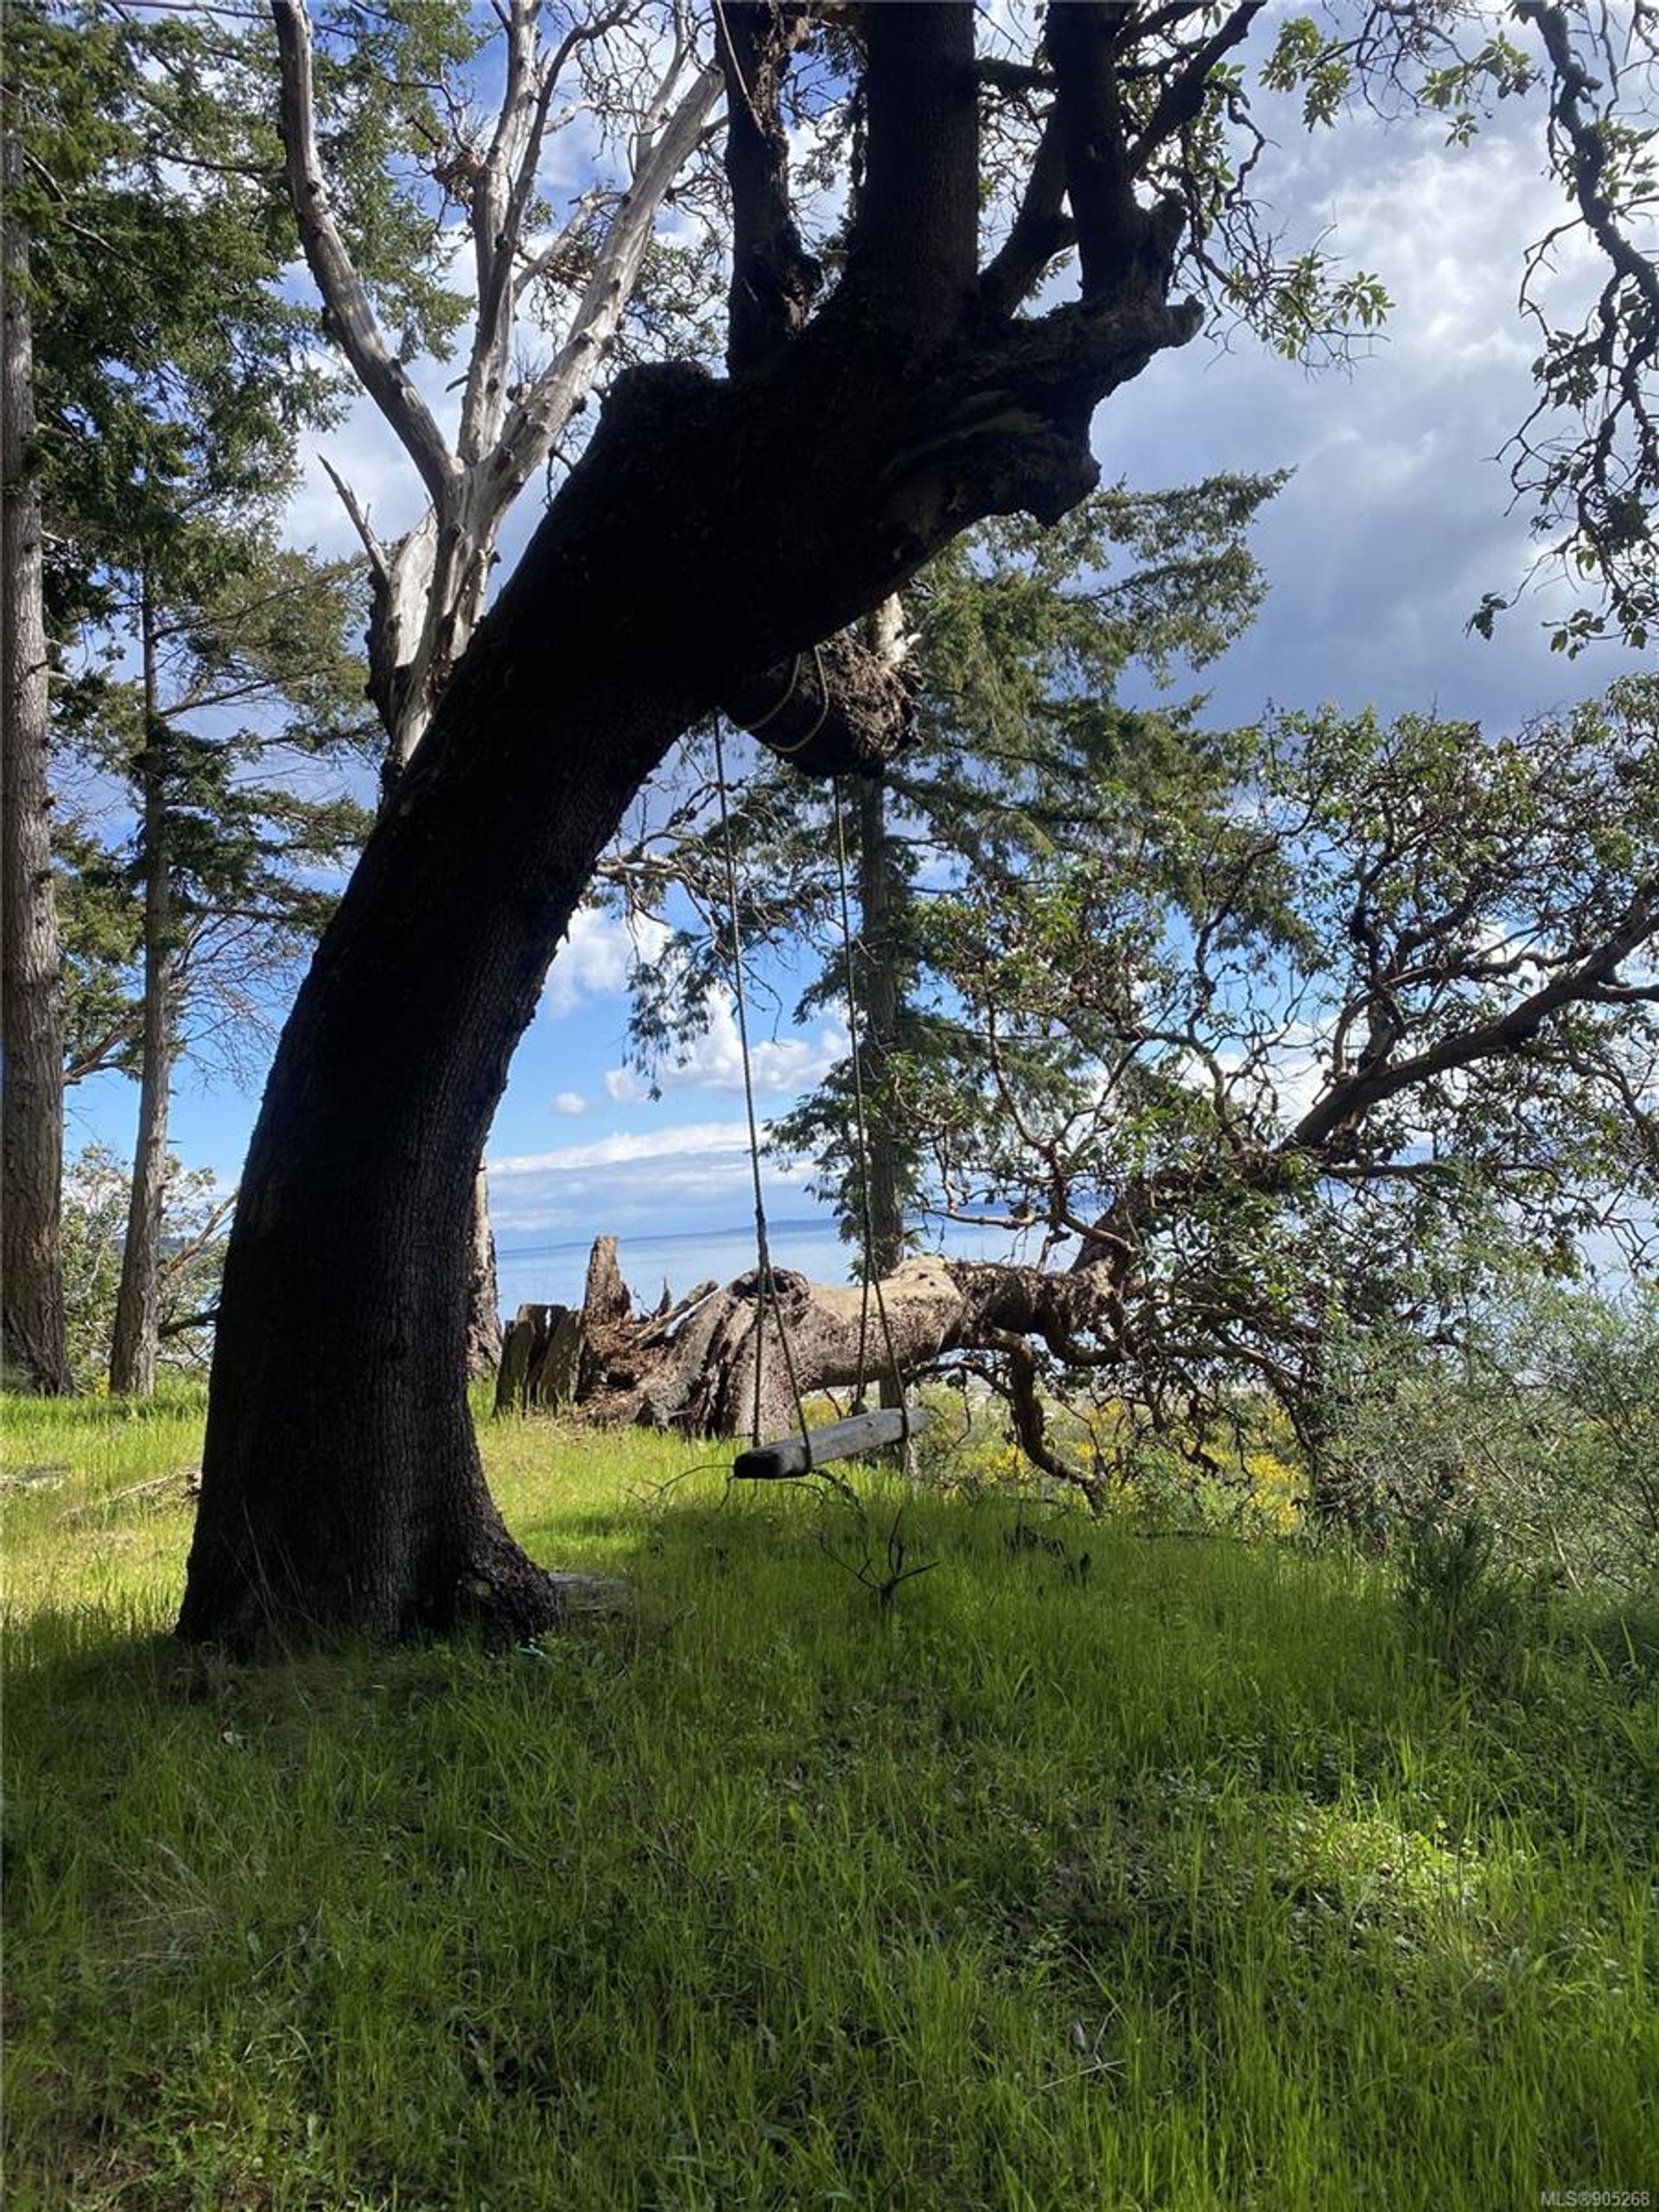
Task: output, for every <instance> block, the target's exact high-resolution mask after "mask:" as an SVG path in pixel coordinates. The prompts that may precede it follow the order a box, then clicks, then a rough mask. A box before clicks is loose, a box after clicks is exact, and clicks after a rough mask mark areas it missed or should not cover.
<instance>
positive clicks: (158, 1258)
mask: <svg viewBox="0 0 1659 2212" xmlns="http://www.w3.org/2000/svg"><path fill="white" fill-rule="evenodd" d="M140 619H141V622H142V626H143V683H144V757H143V794H144V818H143V852H144V1012H143V1036H142V1042H141V1059H140V1064H139V1076H138V1134H137V1141H136V1143H135V1145H134V1147H133V1161H132V1194H131V1198H130V1204H129V1206H128V1211H127V1236H126V1243H125V1244H124V1246H123V1248H122V1253H121V1283H120V1288H119V1290H118V1293H117V1294H116V1302H115V1335H114V1339H113V1342H112V1343H111V1349H110V1388H111V1390H112V1391H114V1392H115V1393H116V1394H117V1395H118V1396H123V1397H132V1398H148V1397H149V1396H150V1395H152V1394H153V1392H154V1391H155V1389H156V1352H157V1351H158V1349H159V1346H160V1342H161V1268H162V1208H163V1205H164V1202H165V1199H166V1195H167V1122H168V1108H169V1107H170V1105H171V1103H172V1096H173V1063H174V1056H175V1045H174V1033H173V1019H174V1006H173V995H174V994H173V977H174V969H175V950H174V944H173V881H172V875H171V872H170V867H169V861H170V857H171V856H170V854H169V851H168V842H169V840H168V802H169V797H170V794H169V791H168V753H169V749H170V745H169V734H168V728H167V724H166V722H165V721H164V719H163V718H162V715H161V714H160V712H159V710H158V709H159V702H158V696H157V689H156V625H155V618H154V613H153V610H152V608H151V606H150V601H149V584H148V582H145V583H144V585H143V604H142V608H141V618H140Z"/></svg>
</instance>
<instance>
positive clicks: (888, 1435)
mask: <svg viewBox="0 0 1659 2212" xmlns="http://www.w3.org/2000/svg"><path fill="white" fill-rule="evenodd" d="M925 1427H927V1408H926V1407H925V1406H911V1407H906V1406H882V1407H880V1408H879V1409H878V1410H877V1411H876V1412H874V1413H868V1414H849V1416H848V1418H847V1419H846V1420H845V1421H829V1422H827V1423H826V1424H825V1425H824V1427H822V1428H815V1429H813V1430H811V1431H810V1435H809V1436H785V1437H781V1438H779V1440H778V1442H777V1443H776V1444H756V1445H753V1446H750V1448H749V1450H748V1451H747V1452H739V1453H738V1455H737V1457H736V1459H734V1460H733V1462H732V1474H733V1476H734V1478H735V1479H736V1480H737V1481H738V1482H741V1483H775V1482H786V1481H788V1480H789V1479H790V1478H791V1477H792V1476H796V1475H810V1473H811V1471H812V1470H813V1468H814V1467H821V1466H823V1465H824V1464H825V1462H826V1461H828V1460H830V1459H856V1458H857V1457H858V1455H859V1453H860V1452H880V1451H881V1450H882V1449H883V1448H884V1447H885V1446H887V1445H889V1444H902V1443H903V1442H904V1440H905V1439H906V1437H907V1436H915V1435H917V1434H918V1433H919V1432H920V1431H921V1430H922V1429H925Z"/></svg>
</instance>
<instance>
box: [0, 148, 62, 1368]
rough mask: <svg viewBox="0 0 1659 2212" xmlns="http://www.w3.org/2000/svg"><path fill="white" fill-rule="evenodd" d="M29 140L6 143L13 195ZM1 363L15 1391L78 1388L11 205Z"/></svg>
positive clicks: (23, 361) (37, 561)
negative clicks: (67, 1272)
mask: <svg viewBox="0 0 1659 2212" xmlns="http://www.w3.org/2000/svg"><path fill="white" fill-rule="evenodd" d="M16 160H17V147H16V141H15V139H13V138H12V137H10V135H9V134H8V135H7V136H6V137H5V138H4V139H3V142H0V162H3V170H4V181H5V187H6V196H7V200H8V201H9V202H10V201H11V200H12V187H13V185H14V182H15V164H16ZM0 251H3V266H0V281H3V287H4V292H5V306H4V322H5V331H4V351H3V359H0V508H3V523H0V532H3V546H0V554H3V558H0V569H3V585H0V590H3V595H4V596H3V607H0V629H3V632H4V640H3V660H0V674H3V692H4V696H3V701H0V753H3V757H0V785H3V798H4V810H3V812H4V827H3V831H0V1037H3V1049H4V1058H5V1081H4V1104H3V1112H0V1160H3V1168H0V1280H3V1299H4V1313H3V1324H0V1372H3V1374H4V1376H5V1379H6V1383H7V1384H8V1386H9V1387H16V1388H19V1389H30V1390H36V1391H41V1392H44V1393H47V1394H49V1395H56V1394H59V1393H61V1392H63V1391H67V1389H69V1388H70V1380H69V1363H68V1357H67V1350H66V1346H65V1341H64V1308H63V1266H62V1259H61V1253H60V1243H59V1228H58V1223H59V1215H60V1203H61V1198H62V1188H63V1015H62V1003H61V999H60V988H61V987H60V974H59V955H58V924H57V910H56V906H55V905H54V899H53V893H52V830H51V822H52V814H51V807H52V799H51V790H50V785H49V782H48V770H47V732H48V697H47V653H46V618H45V611H44V606H43V601H42V597H41V591H42V582H43V569H42V546H41V495H40V483H39V479H38V476H37V474H36V470H35V452H34V447H35V349H34V330H33V325H32V321H31V319H30V315H29V236H28V232H27V231H26V230H25V229H24V227H23V226H22V224H21V223H20V222H18V221H17V220H16V208H15V206H11V205H9V207H8V210H7V220H6V225H5V238H4V243H3V249H0Z"/></svg>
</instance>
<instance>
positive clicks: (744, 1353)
mask: <svg viewBox="0 0 1659 2212" xmlns="http://www.w3.org/2000/svg"><path fill="white" fill-rule="evenodd" d="M772 1284H773V1293H774V1294H775V1297H774V1294H768V1295H767V1296H766V1298H765V1299H764V1300H762V1298H761V1295H760V1277H759V1275H758V1274H753V1273H751V1274H745V1275H740V1276H739V1277H738V1279H737V1280H736V1281H734V1282H731V1283H728V1284H727V1285H726V1286H725V1287H723V1288H716V1287H715V1285H714V1284H713V1283H701V1284H699V1285H698V1287H697V1288H696V1290H695V1291H693V1292H691V1293H690V1294H689V1295H688V1296H686V1297H684V1298H683V1299H680V1300H678V1301H677V1302H673V1303H670V1302H668V1301H666V1300H664V1303H663V1304H662V1305H661V1306H658V1309H657V1311H656V1312H655V1313H651V1314H637V1313H635V1312H634V1311H633V1303H632V1299H631V1298H630V1296H629V1294H628V1292H627V1289H626V1285H625V1284H624V1283H623V1281H622V1277H621V1274H620V1269H619V1268H618V1266H617V1259H616V1240H615V1239H614V1238H613V1237H601V1239H600V1240H599V1242H598V1243H596V1244H595V1245H594V1253H593V1258H592V1260H591V1261H590V1262H589V1265H588V1287H587V1292H586V1294H585V1296H584V1298H583V1300H582V1308H581V1310H580V1312H567V1311H566V1309H564V1308H563V1307H555V1306H525V1307H524V1308H522V1309H521V1311H520V1313H519V1317H518V1320H517V1321H515V1322H514V1323H513V1325H512V1328H511V1329H510V1330H509V1331H508V1332H507V1351H506V1355H505V1358H504V1361H503V1376H504V1383H503V1395H502V1397H501V1399H500V1400H499V1402H500V1403H501V1404H503V1405H504V1406H505V1405H507V1404H520V1405H525V1406H533V1405H564V1406H569V1407H571V1408H574V1409H575V1410H578V1411H580V1412H581V1413H582V1414H583V1415H584V1416H585V1417H586V1418H588V1419H589V1420H592V1421H618V1422H622V1421H632V1422H638V1423H640V1424H642V1425H644V1426H646V1427H656V1428H674V1429H678V1430H679V1431H680V1432H681V1433H682V1434H683V1435H688V1436H730V1437H737V1436H752V1435H753V1434H754V1433H756V1431H757V1430H758V1431H759V1433H760V1434H761V1435H763V1436H772V1437H779V1438H788V1437H789V1436H790V1433H791V1431H792V1430H793V1429H794V1428H795V1427H796V1424H797V1422H798V1412H797V1407H796V1399H795V1393H794V1390H793V1389H791V1383H790V1377H789V1362H788V1361H786V1360H785V1358H784V1357H783V1351H782V1344H781V1341H780V1336H779V1309H781V1313H782V1320H783V1325H784V1328H785V1330H786V1332H787V1333H788V1338H789V1348H790V1354H791V1359H792V1361H793V1364H794V1370H795V1376H796V1380H797V1382H798V1384H799V1387H800V1389H801V1392H802V1395H804V1396H812V1395H817V1394H820V1393H823V1392H825V1391H831V1390H838V1389H847V1390H853V1391H860V1390H861V1389H863V1388H865V1387H873V1386H874V1385H876V1384H877V1383H880V1384H882V1385H883V1386H884V1387H883V1395H889V1392H888V1389H887V1386H888V1385H890V1383H891V1381H892V1376H891V1370H890V1368H889V1364H888V1356H887V1331H890V1332H891V1337H892V1343H893V1361H894V1363H896V1365H897V1367H898V1370H899V1377H900V1379H901V1381H902V1382H903V1383H904V1384H905V1385H906V1388H908V1387H910V1386H911V1385H912V1384H913V1382H914V1379H915V1378H916V1377H917V1376H920V1375H922V1374H924V1373H925V1372H926V1370H928V1369H929V1368H930V1367H931V1366H932V1365H933V1364H934V1363H936V1362H937V1361H938V1360H940V1359H942V1358H944V1357H948V1356H949V1355H950V1354H951V1353H955V1352H969V1353H975V1352H978V1353H989V1354H991V1355H994V1356H995V1358H996V1359H997V1361H998V1363H999V1365H1000V1367H1001V1370H1002V1373H1003V1376H1004V1388H1005V1390H1006V1395H1007V1400H1008V1405H1009V1410H1010V1412H1011V1414H1012V1415H1013V1419H1014V1426H1015V1428H1016V1430H1017V1432H1018V1433H1019V1436H1020V1442H1021V1444H1022V1446H1024V1448H1025V1450H1026V1451H1027V1454H1028V1455H1029V1456H1030V1457H1031V1458H1032V1459H1033V1461H1034V1462H1035V1463H1036V1464H1037V1465H1039V1466H1041V1467H1044V1468H1046V1470H1047V1471H1049V1472H1050V1473H1052V1474H1054V1475H1057V1476H1059V1477H1061V1478H1064V1479H1066V1480H1070V1481H1077V1480H1079V1479H1081V1478H1080V1477H1079V1476H1078V1474H1077V1471H1076V1470H1074V1469H1072V1468H1070V1467H1067V1466H1065V1465H1063V1463H1062V1462H1061V1460H1060V1459H1058V1457H1057V1456H1056V1454H1055V1452H1053V1450H1052V1447H1051V1446H1050V1445H1049V1443H1048V1441H1047V1439H1046V1416H1045V1411H1044V1407H1043V1404H1042V1398H1041V1393H1040V1391H1039V1388H1038V1369H1037V1363H1036V1357H1035V1352H1034V1349H1033V1343H1032V1339H1033V1338H1035V1339H1037V1340H1038V1341H1039V1343H1041V1344H1046V1345H1047V1346H1048V1348H1049V1349H1050V1350H1051V1351H1054V1352H1056V1353H1058V1354H1059V1355H1061V1356H1062V1357H1065V1359H1066V1360H1068V1361H1069V1362H1071V1363H1085V1364H1096V1365H1107V1364H1109V1363H1110V1362H1111V1360H1112V1358H1113V1357H1115V1356H1116V1355H1115V1352H1114V1351H1113V1349H1112V1338H1113V1337H1114V1334H1115V1327H1116V1297H1115V1294H1114V1288H1113V1284H1112V1281H1111V1276H1110V1273H1109V1268H1108V1267H1107V1266H1106V1265H1105V1264H1091V1265H1088V1266H1084V1267H1082V1268H1074V1269H1072V1270H1071V1271H1070V1272H1068V1273H1066V1274H1047V1273H1046V1272H1045V1271H1044V1270H1043V1269H1042V1268H1022V1267H1014V1266H1011V1265H1006V1264H1005V1265H987V1264H985V1263H983V1262H975V1261H969V1260H947V1259H944V1258H941V1257H939V1256H938V1255H929V1256H918V1257H916V1258H913V1259H908V1260H906V1261H904V1262H902V1263H901V1265H899V1267H897V1268H894V1269H893V1273H892V1274H889V1275H887V1277H886V1278H885V1279H884V1280H883V1282H882V1285H881V1294H882V1304H883V1305H884V1306H885V1307H886V1311H887V1331H884V1330H883V1329H882V1328H881V1326H880V1323H879V1321H878V1319H877V1315H876V1312H875V1310H874V1304H873V1303H870V1304H867V1302H866V1301H865V1299H864V1297H863V1294H862V1293H861V1290H860V1289H859V1287H857V1285H855V1284H830V1283H818V1282H810V1281H808V1280H807V1278H806V1277H805V1276H804V1275H802V1274H795V1273H794V1272H793V1271H792V1270H791V1269H789V1268H778V1269H775V1270H774V1271H773V1275H772ZM553 1316H560V1317H562V1318H560V1319H556V1320H555V1319H551V1318H550V1317H553ZM560 1332H563V1335H561V1333H560ZM555 1338H559V1344H560V1347H561V1349H560V1350H559V1351H557V1353H556V1348H555ZM520 1375H522V1376H524V1378H525V1380H524V1383H522V1385H521V1384H520V1383H518V1382H517V1381H516V1380H510V1379H506V1378H509V1377H517V1376H520ZM884 1411H885V1412H886V1414H887V1416H888V1418H890V1419H891V1420H892V1421H893V1422H894V1423H897V1424H899V1427H894V1428H893V1431H892V1433H891V1434H890V1435H886V1434H884V1435H876V1434H874V1433H873V1432H870V1431H866V1434H867V1435H868V1436H869V1437H870V1441H869V1442H868V1443H866V1444H862V1445H860V1446H856V1447H855V1448H858V1449H871V1448H874V1446H876V1445H878V1444H880V1443H881V1442H889V1441H896V1440H897V1439H898V1435H899V1433H900V1427H901V1426H902V1415H901V1414H900V1412H899V1409H898V1408H893V1407H889V1408H885V1409H884ZM757 1414H758V1418H757ZM865 1418H866V1419H870V1420H880V1418H881V1416H879V1415H877V1416H866V1417H865ZM919 1425H920V1424H919V1422H917V1421H914V1419H913V1417H912V1427H919ZM772 1448H774V1449H775V1448H778V1447H772ZM793 1448H795V1449H798V1448H799V1447H798V1446H795V1447H793ZM817 1456H819V1457H823V1458H827V1457H828V1456H829V1454H828V1453H827V1452H820V1453H819V1454H818V1455H817ZM803 1468H804V1454H803ZM783 1471H784V1470H783V1469H782V1468H781V1467H778V1468H777V1469H776V1471H775V1474H774V1476H773V1477H772V1478H777V1476H781V1474H782V1473H783ZM795 1471H802V1469H800V1468H798V1469H796V1470H795Z"/></svg>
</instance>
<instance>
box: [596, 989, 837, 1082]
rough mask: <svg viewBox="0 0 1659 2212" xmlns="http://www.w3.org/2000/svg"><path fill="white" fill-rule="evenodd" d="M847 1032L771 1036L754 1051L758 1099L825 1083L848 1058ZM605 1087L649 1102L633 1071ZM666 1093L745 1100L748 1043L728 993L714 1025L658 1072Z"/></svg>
mask: <svg viewBox="0 0 1659 2212" xmlns="http://www.w3.org/2000/svg"><path fill="white" fill-rule="evenodd" d="M847 1048H848V1038H847V1032H846V1029H845V1028H844V1027H842V1024H841V1023H839V1022H830V1023H828V1024H826V1026H825V1027H823V1028H822V1029H820V1030H819V1031H818V1033H817V1035H816V1036H812V1037H766V1038H761V1039H758V1040H757V1041H756V1042H754V1043H753V1044H752V1045H751V1046H750V1048H749V1065H750V1067H751V1069H752V1070H753V1076H754V1088H755V1090H756V1092H757V1094H758V1095H761V1096H767V1095H770V1096H781V1097H789V1098H792V1097H796V1096H799V1094H800V1093H801V1092H802V1091H804V1090H811V1089H812V1088H813V1087H814V1086H815V1085H816V1084H820V1083H822V1082H823V1079H824V1077H825V1076H827V1075H828V1074H829V1071H830V1069H831V1068H833V1067H834V1066H835V1065H836V1061H837V1060H840V1059H843V1058H845V1057H846V1053H847ZM605 1088H606V1090H607V1093H608V1094H609V1095H610V1096H611V1097H613V1098H614V1099H617V1100H618V1101H631V1100H637V1099H640V1098H645V1097H649V1096H650V1095H651V1091H650V1085H649V1084H646V1083H645V1082H644V1081H643V1080H642V1078H641V1077H639V1076H638V1075H637V1074H636V1073H635V1072H634V1071H633V1070H632V1068H626V1067H620V1068H612V1069H611V1070H610V1071H608V1073H607V1075H606V1077H605ZM657 1088H658V1090H661V1091H665V1092H666V1091H676V1090H712V1091H715V1092H717V1093H719V1094H721V1096H728V1097H736V1098H741V1096H742V1095H743V1042H742V1038H741V1034H740V1033H739V1030H738V1026H737V1011H736V1008H735V1007H734V1004H733V1001H731V999H730V998H728V997H727V996H726V995H724V994H723V993H722V994H721V995H718V996H716V997H715V999H714V1000H713V1001H711V1003H710V1009H709V1026H708V1027H707V1028H706V1029H705V1030H704V1031H703V1033H702V1036H701V1037H698V1038H696V1039H695V1040H694V1041H693V1042H692V1043H691V1044H690V1045H689V1046H687V1047H686V1049H685V1051H684V1052H683V1053H682V1054H681V1055H680V1057H679V1058H677V1059H676V1060H675V1061H674V1062H673V1064H672V1065H671V1066H668V1067H664V1068H663V1069H661V1070H659V1071H658V1077H657Z"/></svg>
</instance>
